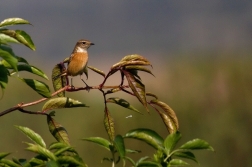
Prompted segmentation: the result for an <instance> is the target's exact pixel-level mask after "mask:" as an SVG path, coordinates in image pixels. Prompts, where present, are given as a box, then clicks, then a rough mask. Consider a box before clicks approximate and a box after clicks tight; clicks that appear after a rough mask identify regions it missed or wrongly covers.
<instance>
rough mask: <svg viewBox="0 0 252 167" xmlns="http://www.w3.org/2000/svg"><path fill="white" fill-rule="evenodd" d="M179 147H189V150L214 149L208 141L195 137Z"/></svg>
mask: <svg viewBox="0 0 252 167" xmlns="http://www.w3.org/2000/svg"><path fill="white" fill-rule="evenodd" d="M179 149H188V150H211V151H214V149H213V147H211V146H210V145H209V144H208V142H206V141H205V140H202V139H193V140H191V141H188V142H186V143H185V144H183V145H182V146H181V147H180V148H179Z"/></svg>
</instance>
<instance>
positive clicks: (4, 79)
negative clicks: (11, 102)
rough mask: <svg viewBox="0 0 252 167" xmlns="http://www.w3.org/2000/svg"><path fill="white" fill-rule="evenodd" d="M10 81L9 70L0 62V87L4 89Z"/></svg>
mask: <svg viewBox="0 0 252 167" xmlns="http://www.w3.org/2000/svg"><path fill="white" fill-rule="evenodd" d="M7 83H8V70H7V69H6V68H5V67H4V66H3V65H2V64H0V87H1V88H2V89H3V90H4V89H5V88H6V86H7Z"/></svg>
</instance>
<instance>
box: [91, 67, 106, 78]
mask: <svg viewBox="0 0 252 167" xmlns="http://www.w3.org/2000/svg"><path fill="white" fill-rule="evenodd" d="M87 67H88V68H89V69H90V70H92V71H94V72H96V73H98V74H100V75H102V76H103V77H105V73H104V72H103V71H101V70H99V69H97V68H95V67H92V66H87Z"/></svg>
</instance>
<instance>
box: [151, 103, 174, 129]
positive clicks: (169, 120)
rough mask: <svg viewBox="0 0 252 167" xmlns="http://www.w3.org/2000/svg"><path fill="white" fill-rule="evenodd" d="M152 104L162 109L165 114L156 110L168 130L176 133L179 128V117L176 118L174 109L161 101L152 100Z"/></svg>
mask: <svg viewBox="0 0 252 167" xmlns="http://www.w3.org/2000/svg"><path fill="white" fill-rule="evenodd" d="M150 104H155V105H157V106H159V107H160V108H162V110H163V111H164V112H160V111H159V110H158V109H157V108H155V109H156V111H158V113H159V114H160V116H161V118H162V120H163V122H164V123H165V125H166V127H167V130H168V131H169V132H170V133H174V132H176V131H177V130H178V128H179V123H178V119H177V116H176V114H175V112H174V111H173V110H172V108H171V107H169V106H168V105H167V104H166V103H164V102H162V101H159V100H151V101H150Z"/></svg>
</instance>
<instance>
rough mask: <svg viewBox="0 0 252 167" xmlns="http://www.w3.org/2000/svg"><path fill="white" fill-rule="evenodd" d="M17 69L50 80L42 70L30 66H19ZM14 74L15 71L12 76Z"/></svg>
mask: <svg viewBox="0 0 252 167" xmlns="http://www.w3.org/2000/svg"><path fill="white" fill-rule="evenodd" d="M17 68H18V71H28V72H30V73H33V74H35V75H38V76H40V77H42V78H45V79H47V80H48V77H47V76H46V74H45V73H44V72H43V71H42V70H40V69H38V68H37V67H35V66H31V65H29V64H18V66H17ZM14 73H15V71H13V72H11V74H12V75H13V74H14Z"/></svg>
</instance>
